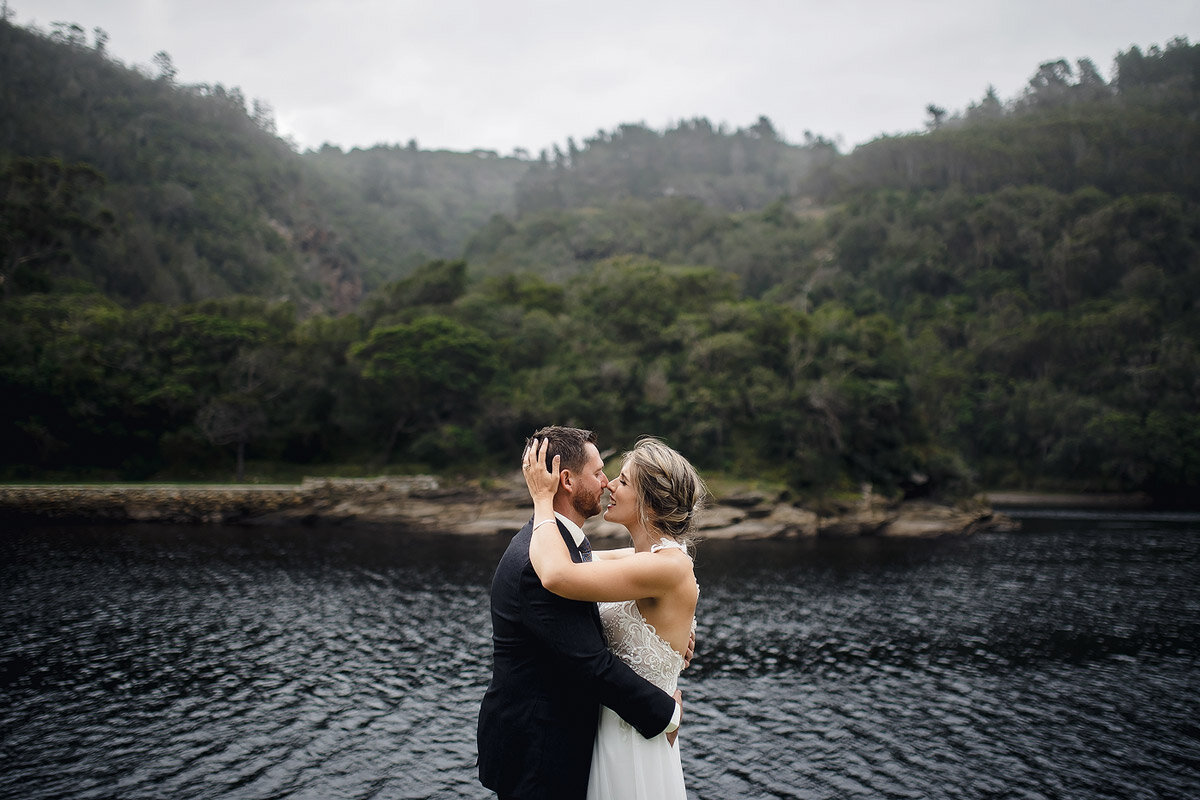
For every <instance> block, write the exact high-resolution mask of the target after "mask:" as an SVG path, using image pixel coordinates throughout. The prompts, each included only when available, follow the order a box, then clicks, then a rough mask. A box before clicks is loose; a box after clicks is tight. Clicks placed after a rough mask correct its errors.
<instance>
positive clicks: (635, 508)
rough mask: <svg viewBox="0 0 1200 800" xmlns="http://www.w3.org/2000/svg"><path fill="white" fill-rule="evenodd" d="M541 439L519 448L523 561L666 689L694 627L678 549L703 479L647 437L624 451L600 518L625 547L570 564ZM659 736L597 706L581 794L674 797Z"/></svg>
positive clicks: (678, 791) (676, 787)
mask: <svg viewBox="0 0 1200 800" xmlns="http://www.w3.org/2000/svg"><path fill="white" fill-rule="evenodd" d="M546 449H547V447H546V440H544V439H543V440H541V442H539V441H538V440H536V439H535V440H533V442H532V443H531V444H530V447H529V448H528V449H527V450H526V452H525V456H524V461H525V464H526V466H527V467H529V468H527V469H524V470H522V471H523V472H524V474H525V482H526V484H527V485H528V487H529V493H530V495H531V496H532V497H533V504H534V520H533V526H534V530H533V538H532V541H531V543H530V546H529V558H530V561H531V563H532V565H533V568H534V570H535V571H536V572H537V575H538V578H539V579H540V580H541V582H542V585H543V586H544V587H545V588H546V589H548V590H549V591H551V592H553V593H554V594H557V595H559V596H561V597H566V598H569V599H572V600H583V601H589V602H595V603H598V604H599V608H600V617H601V621H602V623H603V627H604V635H605V638H606V640H607V642H608V648H609V650H611V651H612V652H613V653H614V654H615V655H616V656H617V657H618V658H620V659H621V660H622V661H624V662H625V663H627V664H628V665H629V666H630V667H632V668H633V670H634V671H635V672H637V673H638V674H639V675H641V676H642V677H643V678H645V679H646V680H648V681H650V682H651V683H654V684H655V685H657V686H658V687H659V688H661V689H662V690H663V691H665V692H667V693H673V692H674V691H675V689H676V683H677V681H678V678H679V673H680V671H681V670H682V669H683V667H684V664H685V662H684V656H683V653H684V652H686V651H687V648H688V642H689V639H690V638H691V637H692V636H693V635H694V633H695V611H696V600H697V598H698V596H699V587H698V586H697V584H696V576H695V573H694V571H693V569H692V559H691V556H690V555H689V552H688V549H689V547H690V546H692V531H693V527H694V520H695V514H696V511H697V509H698V507H699V504H700V503H701V502H702V500H703V498H704V495H705V487H704V483H703V482H702V481H701V480H700V476H699V475H697V474H696V470H695V469H694V468H693V467H692V465H691V464H689V463H688V461H687V459H685V458H684V457H683V456H681V455H680V454H679V453H677V452H675V451H674V450H672V449H671V448H670V447H667V446H666V445H665V444H663V443H662V442H660V441H658V440H657V439H651V438H644V439H642V440H640V441H639V442H638V443H637V446H635V447H634V448H633V450H631V451H630V452H628V453H626V454H625V457H624V463H623V465H622V467H621V473H620V475H618V476H617V477H616V478H615V479H613V480H612V481H610V482H609V484H608V489H609V492H610V493H611V499H610V501H609V504H608V508H607V509H606V510H605V512H604V518H605V519H606V520H608V521H609V522H614V523H618V524H621V525H624V526H625V527H626V528H627V529H628V530H629V535H630V538H631V539H632V540H633V546H632V547H626V548H622V549H619V550H609V551H595V552H594V560H592V561H590V562H585V563H576V562H574V561H572V559H571V556H570V553H569V552H568V550H567V546H566V543H565V542H564V541H563V538H562V536H560V535H559V532H558V529H557V526H555V525H553V524H549V525H542V524H541V523H543V522H550V521H552V520H554V519H555V515H554V494H555V491H556V490H557V487H558V482H559V474H560V470H559V457H558V456H554V459H553V461H552V463H551V465H549V468H548V467H547V464H546ZM673 740H674V737H673V736H672V737H671V740H670V741H669V740H668V736H667V734H660V735H658V736H656V737H655V738H653V739H645V738H643V737H642V736H640V735H638V734H637V732H636V731H635V730H633V728H632V727H630V725H629V723H627V722H625V721H624V720H622V719H621V718H620V717H619V716H617V714H616V713H615V712H613V711H612V710H611V709H609V708H607V707H605V708H602V709H601V712H600V724H599V729H598V730H597V732H596V739H595V744H594V746H593V749H592V765H591V771H590V773H589V776H588V792H587V796H588V798H589V800H618V799H619V800H636V799H638V798H645V799H646V800H649V798H668V799H670V798H679V800H684V798H686V793H685V791H684V784H683V766H682V764H681V762H680V758H679V748H678V746H677V745H676V743H675V742H674V741H673Z"/></svg>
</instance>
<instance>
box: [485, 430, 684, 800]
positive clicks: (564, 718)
mask: <svg viewBox="0 0 1200 800" xmlns="http://www.w3.org/2000/svg"><path fill="white" fill-rule="evenodd" d="M533 438H536V439H548V440H549V442H550V444H549V448H548V450H547V452H546V463H547V464H550V463H551V462H552V461H553V459H554V456H555V455H558V456H561V461H560V467H561V477H560V480H559V486H558V493H557V494H556V495H555V496H554V510H555V516H556V517H557V518H558V530H559V533H560V534H561V535H562V537H563V541H565V542H566V544H567V549H568V550H570V551H571V558H572V560H574V561H576V562H580V561H590V560H591V546H590V545H588V544H587V540H586V539H585V538H584V536H583V531H582V530H580V528H581V526H582V525H583V523H584V521H585V520H586V519H587V518H588V517H591V516H594V515H596V514H599V513H600V495H601V494H602V493H603V491H604V489H605V488H606V487H607V486H608V479H607V478H606V477H605V476H604V462H603V461H602V460H601V458H600V452H599V450H598V449H597V448H596V434H594V433H592V432H591V431H584V430H579V429H578V428H562V427H558V426H553V427H549V428H543V429H541V430H540V431H538V432H537V433H535V434H533ZM532 535H533V519H532V518H531V519H530V520H529V522H527V523H525V527H524V528H522V529H521V530H520V531H519V532H518V533H517V535H516V536H514V537H513V540H512V542H510V543H509V545H508V549H507V550H506V551H505V552H504V555H503V556H502V557H501V559H500V563H499V565H498V566H497V567H496V574H495V577H494V578H493V579H492V644H493V648H494V660H493V665H492V682H491V685H490V686H488V690H487V693H486V694H485V695H484V698H483V704H482V706H481V707H480V709H479V781H480V783H482V784H483V785H484V786H486V787H487V788H489V789H491V790H493V791H495V792H496V793H497V794H498V795H499V796H500V800H506V799H507V798H513V799H514V800H516V799H517V798H519V799H520V800H529V799H530V798H547V799H549V798H553V800H572V798H580V800H582V798H583V797H584V796H585V795H586V794H587V783H588V770H589V768H590V767H591V761H592V742H593V740H594V738H595V736H596V725H597V723H598V720H599V714H600V706H601V705H605V706H608V707H609V708H611V709H612V710H613V711H615V712H617V714H619V715H620V716H621V717H622V718H623V719H624V720H625V721H626V722H628V723H630V724H631V725H633V727H634V728H636V729H637V730H638V732H639V733H641V735H642V736H645V737H646V738H647V739H649V738H653V737H654V736H657V735H658V734H660V733H663V732H664V731H665V732H668V733H671V732H674V731H675V730H676V729H677V728H678V726H679V716H680V710H681V709H680V706H679V705H678V703H677V702H676V700H675V699H674V698H672V697H671V696H670V695H668V694H667V693H666V692H664V691H662V690H661V689H659V688H658V687H656V686H654V685H653V684H651V683H649V682H648V681H646V680H644V679H642V678H640V677H638V675H637V674H636V673H634V672H633V670H631V669H630V668H629V667H628V666H627V665H626V664H625V663H624V662H622V661H620V660H619V659H618V658H617V657H616V656H614V655H613V654H612V653H610V652H609V651H608V649H607V647H605V643H604V634H603V632H602V630H601V627H600V614H599V612H598V611H597V609H596V604H595V603H584V602H580V601H577V600H567V599H565V598H562V597H559V596H558V595H555V594H551V593H550V592H548V591H546V590H545V589H544V588H542V584H541V582H540V581H539V580H538V577H537V573H535V572H534V571H533V567H532V566H531V565H530V563H529V540H530V537H531V536H532ZM676 695H677V696H678V692H677V693H676Z"/></svg>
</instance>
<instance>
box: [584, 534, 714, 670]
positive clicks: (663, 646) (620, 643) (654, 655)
mask: <svg viewBox="0 0 1200 800" xmlns="http://www.w3.org/2000/svg"><path fill="white" fill-rule="evenodd" d="M663 547H680V545H678V544H676V543H674V542H671V541H669V540H664V541H663V544H660V545H655V546H654V547H653V548H652V550H655V551H656V550H659V549H662V548H663ZM681 549H682V548H681ZM599 606H600V621H601V623H602V624H603V626H604V638H605V640H606V641H607V642H608V649H609V650H611V651H612V652H613V654H614V655H616V656H617V658H619V659H621V660H622V661H624V662H625V663H626V664H628V665H629V666H630V667H632V668H633V671H634V672H636V673H637V674H638V675H641V676H642V677H643V678H645V679H646V680H648V681H650V682H651V683H653V684H654V685H655V686H657V687H658V688H660V689H662V690H663V691H665V692H667V693H671V692H674V691H675V687H676V684H677V683H678V681H679V673H680V672H681V671H682V670H683V656H682V655H680V654H679V653H678V652H676V651H675V649H674V648H672V647H671V645H670V644H669V643H668V642H667V640H666V639H663V638H662V637H661V636H659V635H658V631H657V630H655V628H654V626H653V625H651V624H650V623H649V622H647V621H646V618H645V617H643V616H642V612H641V610H640V609H639V608H638V605H637V601H636V600H624V601H622V602H618V603H600V604H599ZM695 631H696V618H695V617H693V618H692V632H693V633H695Z"/></svg>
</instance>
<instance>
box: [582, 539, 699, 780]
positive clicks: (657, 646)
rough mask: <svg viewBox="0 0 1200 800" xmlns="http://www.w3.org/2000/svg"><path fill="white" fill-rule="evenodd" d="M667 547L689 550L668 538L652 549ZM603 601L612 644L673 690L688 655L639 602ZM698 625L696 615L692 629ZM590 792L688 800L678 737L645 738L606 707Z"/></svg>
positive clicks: (665, 688)
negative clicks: (660, 632) (671, 641)
mask: <svg viewBox="0 0 1200 800" xmlns="http://www.w3.org/2000/svg"><path fill="white" fill-rule="evenodd" d="M664 547H678V548H680V549H684V548H683V547H682V545H679V544H678V543H676V542H672V541H670V540H669V539H664V540H663V542H662V544H656V545H655V546H654V547H653V548H652V549H653V550H659V549H662V548H664ZM599 606H600V621H601V622H602V623H603V625H604V638H605V639H606V640H607V641H608V649H609V650H611V651H612V652H613V653H614V654H615V655H616V656H617V657H618V658H620V659H621V660H622V661H624V662H625V663H626V664H628V665H629V666H630V667H632V668H633V670H634V672H636V673H637V674H638V675H641V676H642V677H643V678H645V679H646V680H648V681H650V682H651V683H653V684H654V685H655V686H657V687H659V688H660V689H662V690H663V691H664V692H667V693H668V694H671V693H673V692H674V691H675V686H676V684H677V683H678V681H679V673H680V672H681V671H682V670H683V656H682V655H680V654H679V653H677V652H676V651H675V650H674V649H672V647H671V645H669V644H668V643H667V642H666V640H665V639H663V638H662V637H661V636H659V635H658V632H657V631H656V630H655V629H654V626H653V625H651V624H650V623H649V622H646V619H645V617H643V616H642V612H641V611H640V610H639V609H638V606H637V601H636V600H627V601H624V602H620V603H600V604H599ZM695 629H696V620H695V618H693V619H692V630H693V632H694V631H695ZM587 796H588V800H651V799H653V800H676V798H677V799H678V800H686V798H687V793H686V792H685V790H684V788H683V765H682V763H680V760H679V742H678V741H676V742H675V746H673V747H672V746H671V745H670V744H668V743H667V737H666V735H665V734H659V735H658V736H655V737H654V738H653V739H646V738H645V737H643V736H642V735H641V734H640V733H638V732H637V731H636V730H634V729H633V727H632V726H630V724H629V723H628V722H626V721H625V720H623V719H621V718H620V717H618V716H617V715H616V713H615V712H614V711H612V709H609V708H607V707H604V706H601V708H600V727H599V729H598V730H597V731H596V743H595V745H593V747H592V770H591V772H590V773H589V775H588V793H587Z"/></svg>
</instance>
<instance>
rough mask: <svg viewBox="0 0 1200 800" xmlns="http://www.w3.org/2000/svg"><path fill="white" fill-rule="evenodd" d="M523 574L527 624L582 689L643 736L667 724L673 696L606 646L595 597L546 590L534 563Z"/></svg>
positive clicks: (672, 713) (651, 735)
mask: <svg viewBox="0 0 1200 800" xmlns="http://www.w3.org/2000/svg"><path fill="white" fill-rule="evenodd" d="M521 580H522V583H523V584H524V585H523V586H522V587H521V589H522V592H521V593H522V595H523V596H524V599H525V602H524V613H523V616H524V617H525V620H526V624H527V625H528V626H529V629H530V630H531V631H532V632H533V634H534V635H535V636H537V637H538V638H539V639H540V640H542V641H543V642H545V643H546V645H547V646H548V647H549V648H550V649H551V650H553V651H554V652H555V653H556V654H557V655H558V656H559V658H560V660H561V662H562V668H563V669H566V670H568V671H570V672H572V673H574V674H575V675H576V676H577V677H576V678H574V679H575V680H578V681H579V689H580V691H584V692H590V693H591V694H593V695H594V696H595V697H596V700H597V701H598V702H599V703H601V704H602V705H605V706H608V707H609V708H611V709H612V710H613V711H615V712H617V714H618V715H619V716H620V717H621V718H622V719H624V720H625V721H626V722H628V723H629V724H630V725H632V726H633V727H634V728H636V729H637V731H638V733H640V734H642V736H644V737H646V738H647V739H650V738H653V737H655V736H657V735H658V734H660V733H662V732H663V731H664V730H666V728H667V725H668V724H670V722H671V717H672V716H673V715H674V713H675V699H674V698H673V697H671V696H670V695H668V694H667V693H666V692H664V691H663V690H662V689H660V688H658V687H657V686H655V685H654V684H652V683H650V682H649V681H647V680H646V679H644V678H642V677H641V676H640V675H638V674H637V673H636V672H634V671H633V670H632V669H630V668H629V666H628V665H627V664H625V663H624V662H623V661H621V660H620V659H619V658H617V657H616V656H614V655H613V654H612V653H611V652H610V651H609V649H608V648H607V647H606V646H605V643H604V637H603V635H602V634H601V632H600V627H599V625H598V623H597V620H596V618H595V614H596V605H595V603H584V602H580V601H578V600H567V599H565V598H562V597H559V596H558V595H556V594H553V593H551V592H549V591H547V590H546V589H545V588H544V587H543V586H542V584H541V582H540V581H539V580H538V577H537V573H535V572H534V571H533V567H532V566H529V567H527V569H526V570H524V573H523V574H522V576H521Z"/></svg>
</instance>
